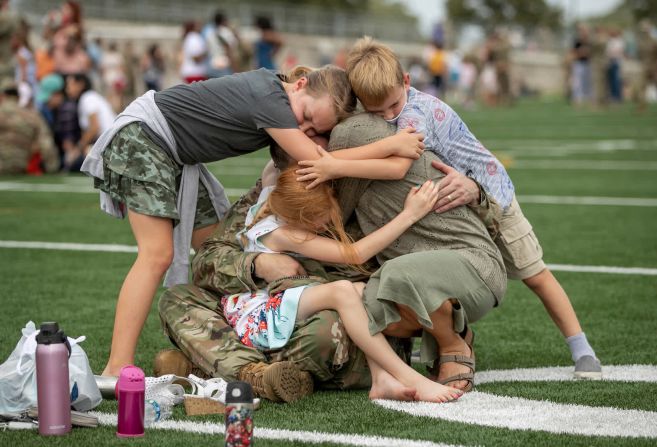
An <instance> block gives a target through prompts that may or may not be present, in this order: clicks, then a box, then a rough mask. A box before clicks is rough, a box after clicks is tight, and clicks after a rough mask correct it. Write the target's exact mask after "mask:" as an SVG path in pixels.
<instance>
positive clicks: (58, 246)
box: [0, 240, 657, 276]
mask: <svg viewBox="0 0 657 447" xmlns="http://www.w3.org/2000/svg"><path fill="white" fill-rule="evenodd" d="M0 248H25V249H36V250H64V251H95V252H113V253H137V247H136V246H134V245H120V244H81V243H73V242H40V241H2V240H0ZM548 267H549V268H550V269H551V270H552V271H555V272H577V273H609V274H615V275H643V276H657V268H644V267H613V266H604V265H568V264H548Z"/></svg>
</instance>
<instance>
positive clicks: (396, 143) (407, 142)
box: [387, 127, 424, 160]
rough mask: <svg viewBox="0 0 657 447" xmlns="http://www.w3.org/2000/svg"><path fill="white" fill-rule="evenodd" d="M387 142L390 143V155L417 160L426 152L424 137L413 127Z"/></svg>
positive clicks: (398, 133) (400, 132) (389, 138)
mask: <svg viewBox="0 0 657 447" xmlns="http://www.w3.org/2000/svg"><path fill="white" fill-rule="evenodd" d="M387 140H389V143H390V149H389V150H390V151H391V152H390V155H397V156H398V157H404V158H411V159H413V160H417V159H418V158H420V155H422V153H423V152H424V135H423V134H421V133H418V132H416V131H415V129H414V128H412V127H407V128H406V129H402V130H401V131H399V132H397V133H396V134H395V135H393V136H391V137H388V138H387Z"/></svg>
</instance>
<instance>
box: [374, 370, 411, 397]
mask: <svg viewBox="0 0 657 447" xmlns="http://www.w3.org/2000/svg"><path fill="white" fill-rule="evenodd" d="M416 393H417V391H416V389H415V388H411V387H407V386H405V385H404V384H403V383H401V382H400V381H399V380H397V379H395V378H394V377H393V376H391V375H390V374H388V373H387V372H385V371H382V372H380V373H379V374H377V376H376V378H375V380H374V381H373V382H372V388H370V395H369V397H370V399H371V400H374V399H391V400H405V401H411V400H414V399H415V395H416Z"/></svg>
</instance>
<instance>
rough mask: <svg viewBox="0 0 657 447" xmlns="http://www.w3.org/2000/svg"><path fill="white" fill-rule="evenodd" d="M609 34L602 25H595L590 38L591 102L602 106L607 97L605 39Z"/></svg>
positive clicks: (607, 38) (606, 39)
mask: <svg viewBox="0 0 657 447" xmlns="http://www.w3.org/2000/svg"><path fill="white" fill-rule="evenodd" d="M608 40H609V35H608V33H607V30H606V29H605V28H604V27H603V26H600V25H598V26H596V27H595V29H594V33H593V38H592V39H591V58H590V61H591V79H592V82H593V104H594V105H595V106H603V105H605V104H606V103H607V99H608V97H609V88H608V84H607V62H608V61H607V56H606V50H607V41H608Z"/></svg>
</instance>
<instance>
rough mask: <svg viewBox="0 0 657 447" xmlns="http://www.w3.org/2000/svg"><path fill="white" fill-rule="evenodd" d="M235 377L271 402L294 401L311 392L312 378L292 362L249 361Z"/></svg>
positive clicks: (257, 394)
mask: <svg viewBox="0 0 657 447" xmlns="http://www.w3.org/2000/svg"><path fill="white" fill-rule="evenodd" d="M237 378H238V379H239V380H241V381H243V382H247V383H249V384H250V385H251V386H252V387H253V391H254V393H255V394H256V396H259V397H262V398H265V399H269V400H271V401H273V402H294V401H295V400H299V399H301V398H303V397H306V396H309V395H311V394H312V392H313V386H314V384H313V378H312V376H311V375H310V373H308V372H307V371H302V370H300V369H299V367H297V366H296V365H295V364H294V363H293V362H290V361H284V362H275V363H272V364H268V363H264V362H258V363H249V364H248V365H246V366H244V367H242V369H240V371H239V373H238V375H237Z"/></svg>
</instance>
